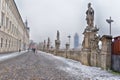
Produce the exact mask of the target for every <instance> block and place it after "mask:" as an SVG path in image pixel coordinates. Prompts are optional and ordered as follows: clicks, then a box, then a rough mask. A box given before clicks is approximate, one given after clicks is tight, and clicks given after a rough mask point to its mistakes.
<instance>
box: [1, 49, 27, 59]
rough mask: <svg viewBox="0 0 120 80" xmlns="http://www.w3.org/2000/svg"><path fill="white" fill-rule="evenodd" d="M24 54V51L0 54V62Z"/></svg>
mask: <svg viewBox="0 0 120 80" xmlns="http://www.w3.org/2000/svg"><path fill="white" fill-rule="evenodd" d="M25 52H26V51H21V52H13V53H7V54H6V53H5V54H0V61H4V60H7V59H10V58H14V57H16V56H19V55H22V54H24V53H25Z"/></svg>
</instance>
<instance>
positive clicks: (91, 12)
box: [86, 3, 94, 27]
mask: <svg viewBox="0 0 120 80" xmlns="http://www.w3.org/2000/svg"><path fill="white" fill-rule="evenodd" d="M86 15H87V16H86V20H87V24H88V26H89V27H93V26H94V23H93V21H94V10H93V8H92V7H91V3H88V10H87V11H86Z"/></svg>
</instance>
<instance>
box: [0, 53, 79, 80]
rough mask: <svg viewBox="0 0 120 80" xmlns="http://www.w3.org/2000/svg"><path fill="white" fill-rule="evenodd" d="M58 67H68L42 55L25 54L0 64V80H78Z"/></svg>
mask: <svg viewBox="0 0 120 80" xmlns="http://www.w3.org/2000/svg"><path fill="white" fill-rule="evenodd" d="M60 65H62V66H68V65H67V64H65V63H63V62H61V61H59V60H57V59H56V60H55V59H53V58H52V57H50V56H49V55H46V54H44V53H41V52H37V53H33V52H27V53H24V54H22V55H20V56H17V57H15V58H12V59H9V60H6V61H3V62H0V80H78V79H76V77H75V76H71V75H69V74H68V73H67V72H65V71H63V70H60V69H58V68H57V66H60ZM79 80H80V79H79Z"/></svg>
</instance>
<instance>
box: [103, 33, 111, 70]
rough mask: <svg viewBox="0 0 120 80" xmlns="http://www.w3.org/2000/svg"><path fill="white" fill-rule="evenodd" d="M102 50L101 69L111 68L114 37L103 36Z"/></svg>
mask: <svg viewBox="0 0 120 80" xmlns="http://www.w3.org/2000/svg"><path fill="white" fill-rule="evenodd" d="M101 41H102V49H101V67H102V68H103V69H110V68H111V44H112V36H110V35H103V36H102V38H101Z"/></svg>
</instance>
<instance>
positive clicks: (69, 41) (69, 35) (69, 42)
mask: <svg viewBox="0 0 120 80" xmlns="http://www.w3.org/2000/svg"><path fill="white" fill-rule="evenodd" d="M68 38H69V46H70V38H71V36H70V35H69V36H68Z"/></svg>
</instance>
